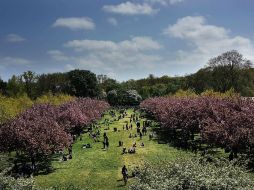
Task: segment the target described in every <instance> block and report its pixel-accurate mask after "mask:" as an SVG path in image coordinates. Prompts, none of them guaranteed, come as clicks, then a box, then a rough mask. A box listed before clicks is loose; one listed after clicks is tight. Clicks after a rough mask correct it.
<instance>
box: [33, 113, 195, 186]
mask: <svg viewBox="0 0 254 190" xmlns="http://www.w3.org/2000/svg"><path fill="white" fill-rule="evenodd" d="M127 113H128V117H127V118H124V119H121V120H120V121H114V122H112V124H110V129H109V130H107V131H105V132H106V133H107V135H108V137H109V149H108V150H107V151H104V150H103V149H102V147H103V144H102V141H103V132H104V129H105V128H106V127H105V125H104V124H103V123H104V122H103V121H104V119H105V118H108V119H111V120H112V118H111V116H110V115H109V114H106V115H105V116H104V117H103V118H102V119H101V120H100V121H99V123H100V126H101V139H100V140H101V142H97V143H94V142H93V140H92V139H91V138H90V137H89V136H88V134H84V135H83V139H82V141H80V140H79V139H78V140H77V142H76V143H75V144H74V145H73V153H72V154H73V159H72V160H68V161H66V162H62V161H58V160H57V161H53V167H54V169H55V171H54V172H52V173H50V174H47V175H39V176H36V177H35V179H36V183H37V184H38V185H39V186H41V187H51V186H56V185H59V186H60V187H63V188H66V187H68V186H70V185H73V186H75V187H80V188H81V189H94V190H100V189H101V190H114V189H118V190H122V189H127V188H128V187H127V186H128V185H127V186H124V185H123V184H124V183H123V181H122V175H121V168H122V167H123V165H126V166H127V169H128V170H129V173H130V170H131V168H134V167H135V166H137V165H139V164H142V163H143V162H145V161H149V162H156V161H158V158H160V160H161V159H163V160H174V159H176V158H180V157H190V156H193V154H192V153H190V152H186V151H181V150H177V149H175V148H173V147H170V146H168V145H166V144H158V143H157V141H156V140H152V141H149V137H148V135H147V136H143V139H142V140H140V139H139V137H138V138H129V134H130V133H132V134H135V133H136V125H135V124H134V125H133V126H134V127H133V129H132V131H131V130H129V131H126V130H123V125H124V124H125V121H129V117H130V115H131V114H132V113H133V110H131V109H129V110H128V111H127ZM141 126H142V122H141ZM114 127H117V128H118V130H120V131H119V132H114V131H113V129H114ZM148 134H149V132H148ZM119 140H121V141H123V142H124V146H125V147H126V148H127V149H128V148H129V147H131V146H132V144H133V143H134V142H135V141H136V143H137V149H136V154H124V155H122V154H121V153H122V147H118V142H119ZM141 142H144V144H145V147H144V148H141V147H140V143H141ZM87 143H91V144H92V148H90V149H82V145H83V144H87ZM59 159H60V157H59ZM133 180H134V179H130V180H129V181H128V184H130V183H132V181H133Z"/></svg>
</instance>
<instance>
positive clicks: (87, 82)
mask: <svg viewBox="0 0 254 190" xmlns="http://www.w3.org/2000/svg"><path fill="white" fill-rule="evenodd" d="M68 78H69V81H70V86H69V94H70V95H74V96H78V97H98V96H99V94H100V91H99V85H98V82H97V78H96V75H95V74H94V73H92V72H90V71H87V70H73V71H70V72H68Z"/></svg>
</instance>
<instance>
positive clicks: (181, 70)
mask: <svg viewBox="0 0 254 190" xmlns="http://www.w3.org/2000/svg"><path fill="white" fill-rule="evenodd" d="M253 18H254V0H127V1H124V0H71V1H70V0H36V1H35V0H22V1H21V0H0V78H2V79H3V80H5V81H7V80H8V79H9V78H10V77H11V76H12V75H13V74H15V75H19V74H22V73H23V72H24V71H27V70H32V71H34V72H35V73H37V74H42V73H53V72H67V71H70V70H73V69H85V70H90V71H92V72H94V73H96V74H105V75H108V76H109V77H111V78H114V79H117V80H119V81H126V80H129V79H140V78H145V77H147V76H148V75H149V74H153V75H155V76H163V75H169V76H183V75H186V74H191V73H194V72H196V71H198V70H199V69H200V68H202V67H204V66H205V65H206V64H207V62H208V61H209V59H210V58H212V57H215V56H217V55H220V54H221V53H223V52H226V51H230V50H238V51H239V52H240V53H241V54H243V56H244V57H245V58H246V59H249V60H251V61H253V62H254V22H253Z"/></svg>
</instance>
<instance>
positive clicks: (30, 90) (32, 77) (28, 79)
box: [21, 71, 38, 98]
mask: <svg viewBox="0 0 254 190" xmlns="http://www.w3.org/2000/svg"><path fill="white" fill-rule="evenodd" d="M21 77H22V80H23V82H24V87H25V91H26V94H27V95H28V97H30V98H35V94H36V92H35V90H36V82H37V79H38V77H37V75H36V74H35V72H32V71H26V72H24V73H23V74H22V75H21Z"/></svg>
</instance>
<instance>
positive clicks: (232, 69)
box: [208, 50, 252, 92]
mask: <svg viewBox="0 0 254 190" xmlns="http://www.w3.org/2000/svg"><path fill="white" fill-rule="evenodd" d="M251 66H252V63H251V61H250V60H247V59H245V58H243V55H242V54H240V53H239V52H237V51H236V50H232V51H228V52H225V53H223V54H221V55H219V56H217V57H215V58H212V59H210V61H209V62H208V69H209V70H210V71H212V77H213V87H214V89H215V90H216V91H220V92H225V91H227V90H229V89H230V88H234V89H235V90H236V91H239V90H240V85H241V84H240V82H241V80H240V79H241V71H243V70H246V69H250V68H251Z"/></svg>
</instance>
